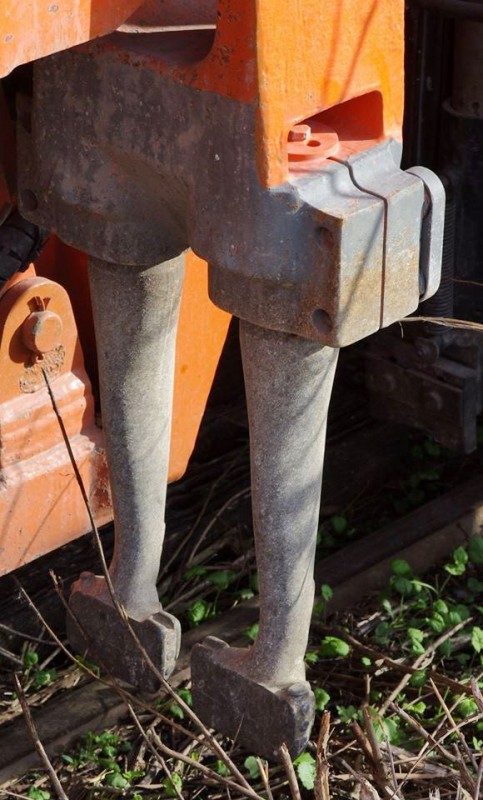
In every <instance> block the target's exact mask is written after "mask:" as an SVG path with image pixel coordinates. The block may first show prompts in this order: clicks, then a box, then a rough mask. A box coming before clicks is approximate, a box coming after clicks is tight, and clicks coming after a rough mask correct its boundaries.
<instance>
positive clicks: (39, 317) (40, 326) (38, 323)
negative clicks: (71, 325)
mask: <svg viewBox="0 0 483 800" xmlns="http://www.w3.org/2000/svg"><path fill="white" fill-rule="evenodd" d="M63 328H64V326H63V324H62V319H61V318H60V317H59V315H58V314H55V313H54V312H53V311H33V312H32V314H30V315H29V316H28V317H27V319H26V320H25V322H24V323H23V326H22V338H23V341H24V344H25V346H26V347H27V348H28V349H29V350H31V351H32V352H33V353H36V354H37V355H43V354H44V353H49V352H50V351H51V350H54V349H55V348H56V347H58V346H59V345H60V343H61V341H62V333H63Z"/></svg>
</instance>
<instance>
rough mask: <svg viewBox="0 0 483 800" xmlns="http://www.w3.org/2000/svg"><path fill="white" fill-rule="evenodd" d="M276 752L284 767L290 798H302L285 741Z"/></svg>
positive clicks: (293, 799)
mask: <svg viewBox="0 0 483 800" xmlns="http://www.w3.org/2000/svg"><path fill="white" fill-rule="evenodd" d="M278 753H279V757H280V761H281V762H282V764H283V767H284V769H285V774H286V775H287V780H288V786H289V789H290V796H291V798H292V800H302V796H301V794H300V789H299V784H298V781H297V776H296V774H295V770H294V766H293V764H292V759H291V758H290V753H289V752H288V748H287V745H286V744H285V742H284V743H283V744H282V746H281V747H280V748H279V751H278Z"/></svg>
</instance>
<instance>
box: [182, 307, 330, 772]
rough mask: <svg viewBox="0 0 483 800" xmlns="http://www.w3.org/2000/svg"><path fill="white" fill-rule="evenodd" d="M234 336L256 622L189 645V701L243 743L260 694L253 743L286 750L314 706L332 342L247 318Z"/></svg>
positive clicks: (306, 726)
mask: <svg viewBox="0 0 483 800" xmlns="http://www.w3.org/2000/svg"><path fill="white" fill-rule="evenodd" d="M240 335H241V344H242V356H243V368H244V373H245V386H246V394H247V404H248V414H249V423H250V441H251V447H250V459H251V478H252V507H253V521H254V530H255V548H256V556H257V566H258V574H259V590H260V631H259V634H258V637H257V640H256V642H255V644H254V645H253V647H251V648H247V649H234V650H232V649H231V648H223V649H218V650H216V651H215V652H213V653H211V652H208V651H206V650H203V649H200V650H195V651H194V652H193V702H194V707H195V709H197V708H199V710H200V712H201V713H202V714H203V715H206V718H207V719H209V720H210V724H213V725H214V726H215V727H217V728H218V729H221V730H222V731H224V732H225V733H227V734H228V735H230V736H233V735H234V733H235V732H236V729H237V728H238V727H239V726H240V725H241V726H242V729H243V733H240V736H241V737H243V739H242V740H244V741H245V742H248V741H249V736H250V734H249V730H250V723H249V720H251V722H252V723H253V720H254V718H255V716H256V713H257V712H256V708H257V704H258V703H260V704H261V705H260V711H259V715H258V721H257V723H256V725H255V727H254V729H253V734H252V735H253V742H254V743H256V747H257V748H258V747H260V748H262V750H261V751H260V752H264V753H268V754H269V755H270V757H273V756H274V750H276V746H275V745H276V743H277V742H278V745H280V744H281V741H282V740H281V739H280V737H286V738H285V741H286V744H287V746H288V748H289V750H290V751H291V752H292V753H295V752H298V751H299V750H300V749H302V747H303V745H304V741H305V740H306V738H307V737H308V735H309V733H310V726H311V719H312V714H313V706H312V701H311V698H310V692H309V691H308V687H307V686H306V685H305V664H304V655H305V651H306V647H307V641H308V634H309V625H310V617H311V613H312V606H313V599H314V581H313V567H314V555H315V546H316V538H317V526H318V511H319V504H320V491H321V482H322V467H323V462H324V449H325V430H326V420H327V410H328V405H329V399H330V395H331V391H332V382H333V377H334V372H335V366H336V362H337V351H336V350H332V349H330V348H321V347H320V346H319V345H318V344H316V343H314V342H311V341H308V340H305V339H302V338H299V337H297V336H291V335H290V334H284V333H278V332H276V331H269V330H265V329H263V328H258V327H256V326H253V325H251V324H249V323H246V322H242V323H241V328H240ZM222 678H223V680H221V679H222ZM293 684H297V685H303V686H304V687H305V688H304V690H303V691H302V692H301V694H297V692H296V691H294V692H293V694H292V695H291V694H290V687H291V686H292V685H293ZM256 685H259V688H258V689H257V691H256V692H255V693H254V695H253V696H254V697H256V700H254V702H253V705H250V703H251V701H250V700H249V693H248V694H247V695H246V697H245V699H244V701H243V702H241V696H242V694H243V693H244V692H248V690H249V687H251V688H250V691H251V690H252V688H253V687H255V686H256ZM225 686H226V687H227V689H226V691H225V689H224V688H223V687H225ZM214 687H219V689H218V692H216V691H215V688H214ZM206 694H208V697H205V695H206ZM245 712H246V722H244V721H243V720H244V715H245ZM270 715H272V716H270ZM268 731H270V736H268ZM265 738H266V741H265V744H263V741H264V739H265Z"/></svg>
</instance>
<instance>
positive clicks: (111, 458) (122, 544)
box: [69, 256, 184, 689]
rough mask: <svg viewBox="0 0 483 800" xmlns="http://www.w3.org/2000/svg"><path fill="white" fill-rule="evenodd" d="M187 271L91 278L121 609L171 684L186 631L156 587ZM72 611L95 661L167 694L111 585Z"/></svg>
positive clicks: (79, 589) (166, 266)
mask: <svg viewBox="0 0 483 800" xmlns="http://www.w3.org/2000/svg"><path fill="white" fill-rule="evenodd" d="M183 265H184V257H183V256H180V257H178V258H176V259H173V260H172V261H168V262H165V263H163V264H159V265H158V266H154V267H150V268H136V267H126V266H120V265H118V264H109V263H106V262H102V261H98V260H94V259H93V260H91V262H90V270H89V277H90V284H91V293H92V304H93V311H94V321H95V329H96V338H97V342H98V361H99V373H100V375H99V376H100V388H101V410H102V419H103V428H104V431H105V438H106V449H107V456H108V463H109V472H110V478H111V487H112V500H113V509H114V524H115V536H116V538H115V546H114V557H113V560H112V564H111V566H110V569H109V573H110V576H111V580H112V584H113V587H114V590H115V593H116V597H117V600H118V601H119V603H121V605H122V606H123V607H124V609H125V611H126V612H127V615H128V617H129V620H130V623H131V625H132V627H133V628H134V630H135V632H136V634H137V636H138V637H139V638H140V640H141V641H142V643H143V645H144V647H145V649H146V650H147V652H148V654H149V656H150V658H151V659H152V660H153V661H154V663H155V664H156V666H157V667H158V669H159V670H160V671H161V672H162V673H163V674H164V675H165V676H168V675H169V674H170V673H171V672H172V670H173V668H174V665H175V661H176V657H177V654H178V651H179V643H180V627H179V623H178V621H177V620H176V619H175V618H174V617H172V616H171V615H170V614H167V613H166V612H164V611H162V609H161V605H160V603H159V599H158V594H157V590H156V580H157V576H158V571H159V562H160V558H161V551H162V546H163V538H164V527H165V526H164V510H165V498H166V484H167V478H168V460H169V444H170V435H171V407H172V395H173V375H174V358H175V344H176V327H177V319H178V310H179V301H180V296H181V288H182V280H183ZM70 605H71V608H72V610H73V611H74V613H75V615H76V616H77V618H78V619H79V621H80V622H81V624H82V627H83V628H84V629H85V631H86V633H87V635H88V638H89V641H90V650H91V652H92V657H93V658H94V659H95V657H96V655H97V656H98V657H99V656H100V657H101V658H102V660H103V661H104V662H105V663H106V664H108V665H109V669H111V670H112V672H114V673H115V674H116V675H117V676H118V677H120V678H122V679H124V680H127V681H128V682H130V683H133V684H136V685H139V686H142V687H143V688H144V689H155V688H157V686H158V685H159V681H157V680H156V678H155V676H153V674H152V671H150V668H149V666H148V665H147V664H146V662H145V659H144V658H143V656H142V654H141V653H140V652H139V651H138V650H137V649H136V647H135V646H134V643H133V640H132V636H131V635H130V633H129V630H128V629H127V626H126V625H125V623H124V622H123V621H122V619H121V618H120V616H119V614H118V612H117V610H116V608H115V607H114V605H113V602H112V598H111V596H110V593H109V590H108V587H107V586H106V581H105V579H104V578H102V577H98V576H95V575H92V574H91V573H84V574H83V575H81V577H80V580H79V581H78V582H77V583H76V584H75V586H74V588H73V591H72V595H71V600H70ZM69 638H70V640H71V642H72V643H73V644H74V646H75V647H77V649H81V650H82V649H83V650H85V649H86V644H85V641H84V639H83V638H82V635H81V633H80V631H79V629H78V628H77V627H76V626H75V625H73V624H72V623H71V624H70V625H69Z"/></svg>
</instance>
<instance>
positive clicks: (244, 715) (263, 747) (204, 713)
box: [191, 637, 315, 760]
mask: <svg viewBox="0 0 483 800" xmlns="http://www.w3.org/2000/svg"><path fill="white" fill-rule="evenodd" d="M227 649H228V645H226V644H225V643H224V642H222V641H221V640H220V639H215V638H214V637H208V638H207V639H205V641H204V642H203V644H198V645H196V646H195V647H194V648H193V651H192V654H191V680H192V682H193V685H194V686H196V695H195V709H196V711H197V713H198V714H199V716H200V717H201V718H202V719H203V720H204V721H205V723H206V724H207V725H208V726H209V727H210V728H217V729H218V730H221V731H223V733H225V734H226V735H227V736H230V737H231V738H232V739H234V740H235V742H236V743H237V744H241V745H242V746H244V747H245V748H248V749H249V750H250V751H251V752H256V753H258V754H259V755H260V756H262V757H264V758H269V759H271V760H276V759H277V757H279V749H280V747H281V746H282V744H286V745H287V747H288V749H289V752H290V755H291V756H292V758H295V757H296V756H297V755H298V754H299V753H300V752H301V751H302V750H303V749H304V747H305V746H306V744H307V741H308V739H309V736H310V731H311V728H312V724H313V720H314V714H315V700H314V695H313V692H312V690H311V688H310V684H309V683H308V682H307V681H303V682H300V683H293V684H291V685H289V686H286V687H284V688H281V689H278V690H273V689H270V688H269V687H267V686H264V685H263V684H262V683H260V682H257V681H255V680H253V679H252V678H250V676H249V675H245V674H244V673H243V672H238V671H237V670H234V669H232V668H231V667H230V665H227V664H226V663H225V662H224V660H223V654H224V653H225V652H226V650H227ZM229 650H230V654H231V655H232V656H236V655H237V650H236V649H235V648H230V649H229ZM239 652H240V654H242V653H243V651H239Z"/></svg>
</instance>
